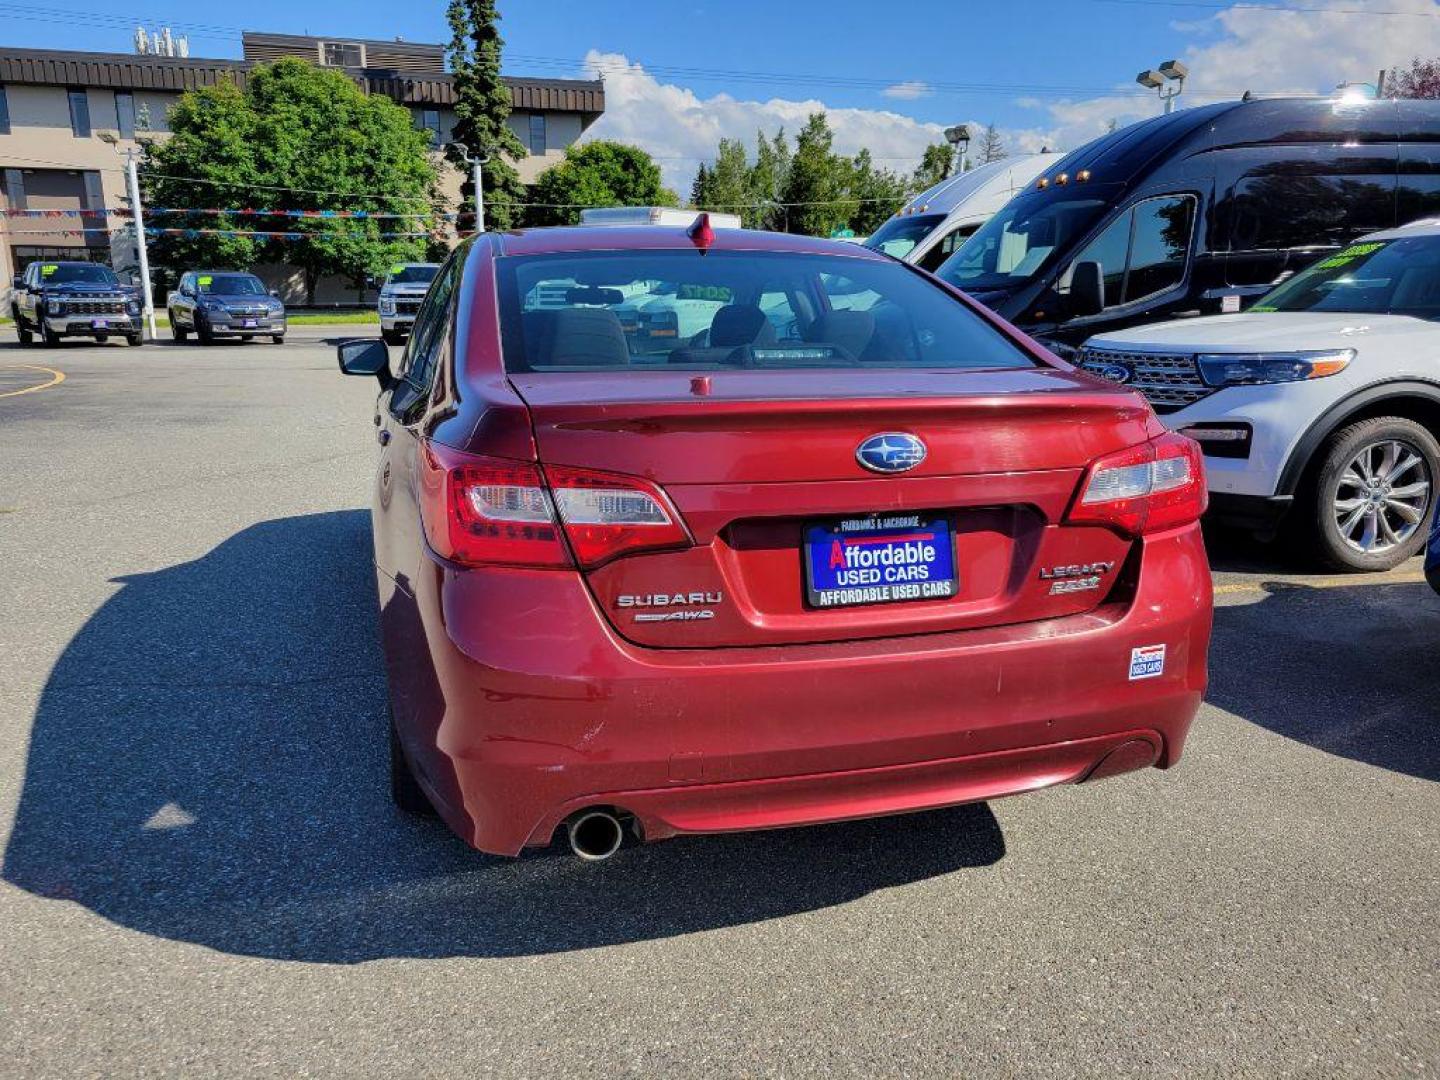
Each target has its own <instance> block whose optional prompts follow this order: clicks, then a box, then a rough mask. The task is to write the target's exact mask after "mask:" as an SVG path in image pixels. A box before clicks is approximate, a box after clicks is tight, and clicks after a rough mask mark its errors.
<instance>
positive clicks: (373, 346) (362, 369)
mask: <svg viewBox="0 0 1440 1080" xmlns="http://www.w3.org/2000/svg"><path fill="white" fill-rule="evenodd" d="M335 351H336V353H337V354H338V356H339V360H340V370H341V371H342V372H344V373H345V374H346V375H373V376H374V377H375V378H376V379H378V380H380V389H381V390H389V389H390V387H392V386H393V385H395V376H394V375H392V374H390V350H389V349H388V348H386V346H385V343H384V342H383V341H379V340H377V339H376V338H360V339H358V340H356V341H342V342H341V343H340V345H339V347H338V348H337V349H336V350H335Z"/></svg>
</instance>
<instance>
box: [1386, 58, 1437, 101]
mask: <svg viewBox="0 0 1440 1080" xmlns="http://www.w3.org/2000/svg"><path fill="white" fill-rule="evenodd" d="M1385 89H1386V93H1387V94H1389V95H1390V96H1391V97H1402V98H1440V60H1421V59H1420V58H1419V57H1418V56H1417V57H1415V59H1413V60H1411V61H1410V69H1409V70H1408V71H1405V70H1403V69H1402V70H1399V71H1396V72H1395V73H1394V75H1393V76H1392V77H1391V80H1390V83H1389V85H1387V86H1386V88H1385Z"/></svg>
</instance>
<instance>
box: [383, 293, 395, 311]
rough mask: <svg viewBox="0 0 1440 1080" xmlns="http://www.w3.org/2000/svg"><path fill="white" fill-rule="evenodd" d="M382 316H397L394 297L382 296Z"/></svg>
mask: <svg viewBox="0 0 1440 1080" xmlns="http://www.w3.org/2000/svg"><path fill="white" fill-rule="evenodd" d="M380 314H381V315H394V314H395V298H394V297H393V296H382V297H380Z"/></svg>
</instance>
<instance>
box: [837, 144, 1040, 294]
mask: <svg viewBox="0 0 1440 1080" xmlns="http://www.w3.org/2000/svg"><path fill="white" fill-rule="evenodd" d="M1059 160H1060V155H1059V154H1026V155H1022V156H1020V157H1013V158H1003V159H1002V160H1000V161H991V162H987V163H986V164H984V165H977V166H975V167H974V168H973V169H968V170H966V171H965V172H962V173H956V174H955V175H954V176H951V177H947V178H946V179H944V180H941V181H940V182H939V183H938V184H935V185H933V186H931V187H929V188H926V189H925V190H924V191H922V192H921V193H920V194H919V195H915V196H913V197H912V198H911V199H910V201H909V202H907V203H906V204H905V205H904V206H902V207H901V208H900V209H899V210H898V211H897V212H896V213H895V215H894V216H893V217H891V218H890V220H889V221H887V222H885V224H884V225H881V226H880V228H878V229H876V230H875V232H874V233H872V234H871V235H870V236H869V237H867V238H865V239H863V240H861V241H859V242H860V243H863V244H864V245H865V246H866V247H868V248H873V249H874V250H876V251H880V252H883V253H884V254H886V255H890V256H892V257H894V258H896V259H904V260H905V261H906V262H908V263H914V264H915V265H916V266H920V267H924V268H925V269H926V270H930V271H934V270H936V269H938V268H939V266H940V264H941V263H943V262H944V261H945V260H946V259H948V258H949V257H950V256H951V255H953V254H954V253H955V251H956V250H957V249H958V248H959V247H960V245H961V244H963V243H964V242H965V241H966V240H968V239H969V238H970V237H971V236H973V235H974V234H975V232H976V230H978V229H979V228H980V226H981V225H984V224H985V222H987V221H989V220H990V219H991V218H992V217H994V216H995V213H996V211H998V210H999V209H1000V208H1001V207H1003V206H1004V205H1005V204H1006V203H1008V202H1009V201H1010V200H1011V199H1012V198H1014V197H1015V196H1016V195H1018V194H1019V193H1020V192H1022V191H1024V190H1025V189H1026V188H1028V187H1029V186H1030V184H1031V182H1032V181H1033V180H1034V179H1035V178H1036V177H1037V176H1039V175H1040V174H1041V173H1042V172H1044V171H1045V169H1047V168H1048V167H1050V166H1051V165H1054V164H1055V163H1056V162H1058V161H1059Z"/></svg>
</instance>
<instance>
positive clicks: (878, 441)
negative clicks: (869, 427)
mask: <svg viewBox="0 0 1440 1080" xmlns="http://www.w3.org/2000/svg"><path fill="white" fill-rule="evenodd" d="M926 453H927V451H926V449H925V444H924V443H923V442H921V441H920V440H919V439H918V438H916V437H915V436H914V435H907V434H906V433H905V432H903V431H886V432H883V433H881V434H879V435H871V436H870V437H869V438H868V439H866V440H865V441H864V442H862V443H861V444H860V446H859V448H857V449H856V451H855V460H856V461H858V462H859V463H860V464H861V465H863V466H864V467H865V468H867V469H869V470H870V471H871V472H878V473H900V472H906V471H907V470H909V469H913V468H915V466H916V465H919V464H920V463H921V462H922V461H924V460H925V455H926Z"/></svg>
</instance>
